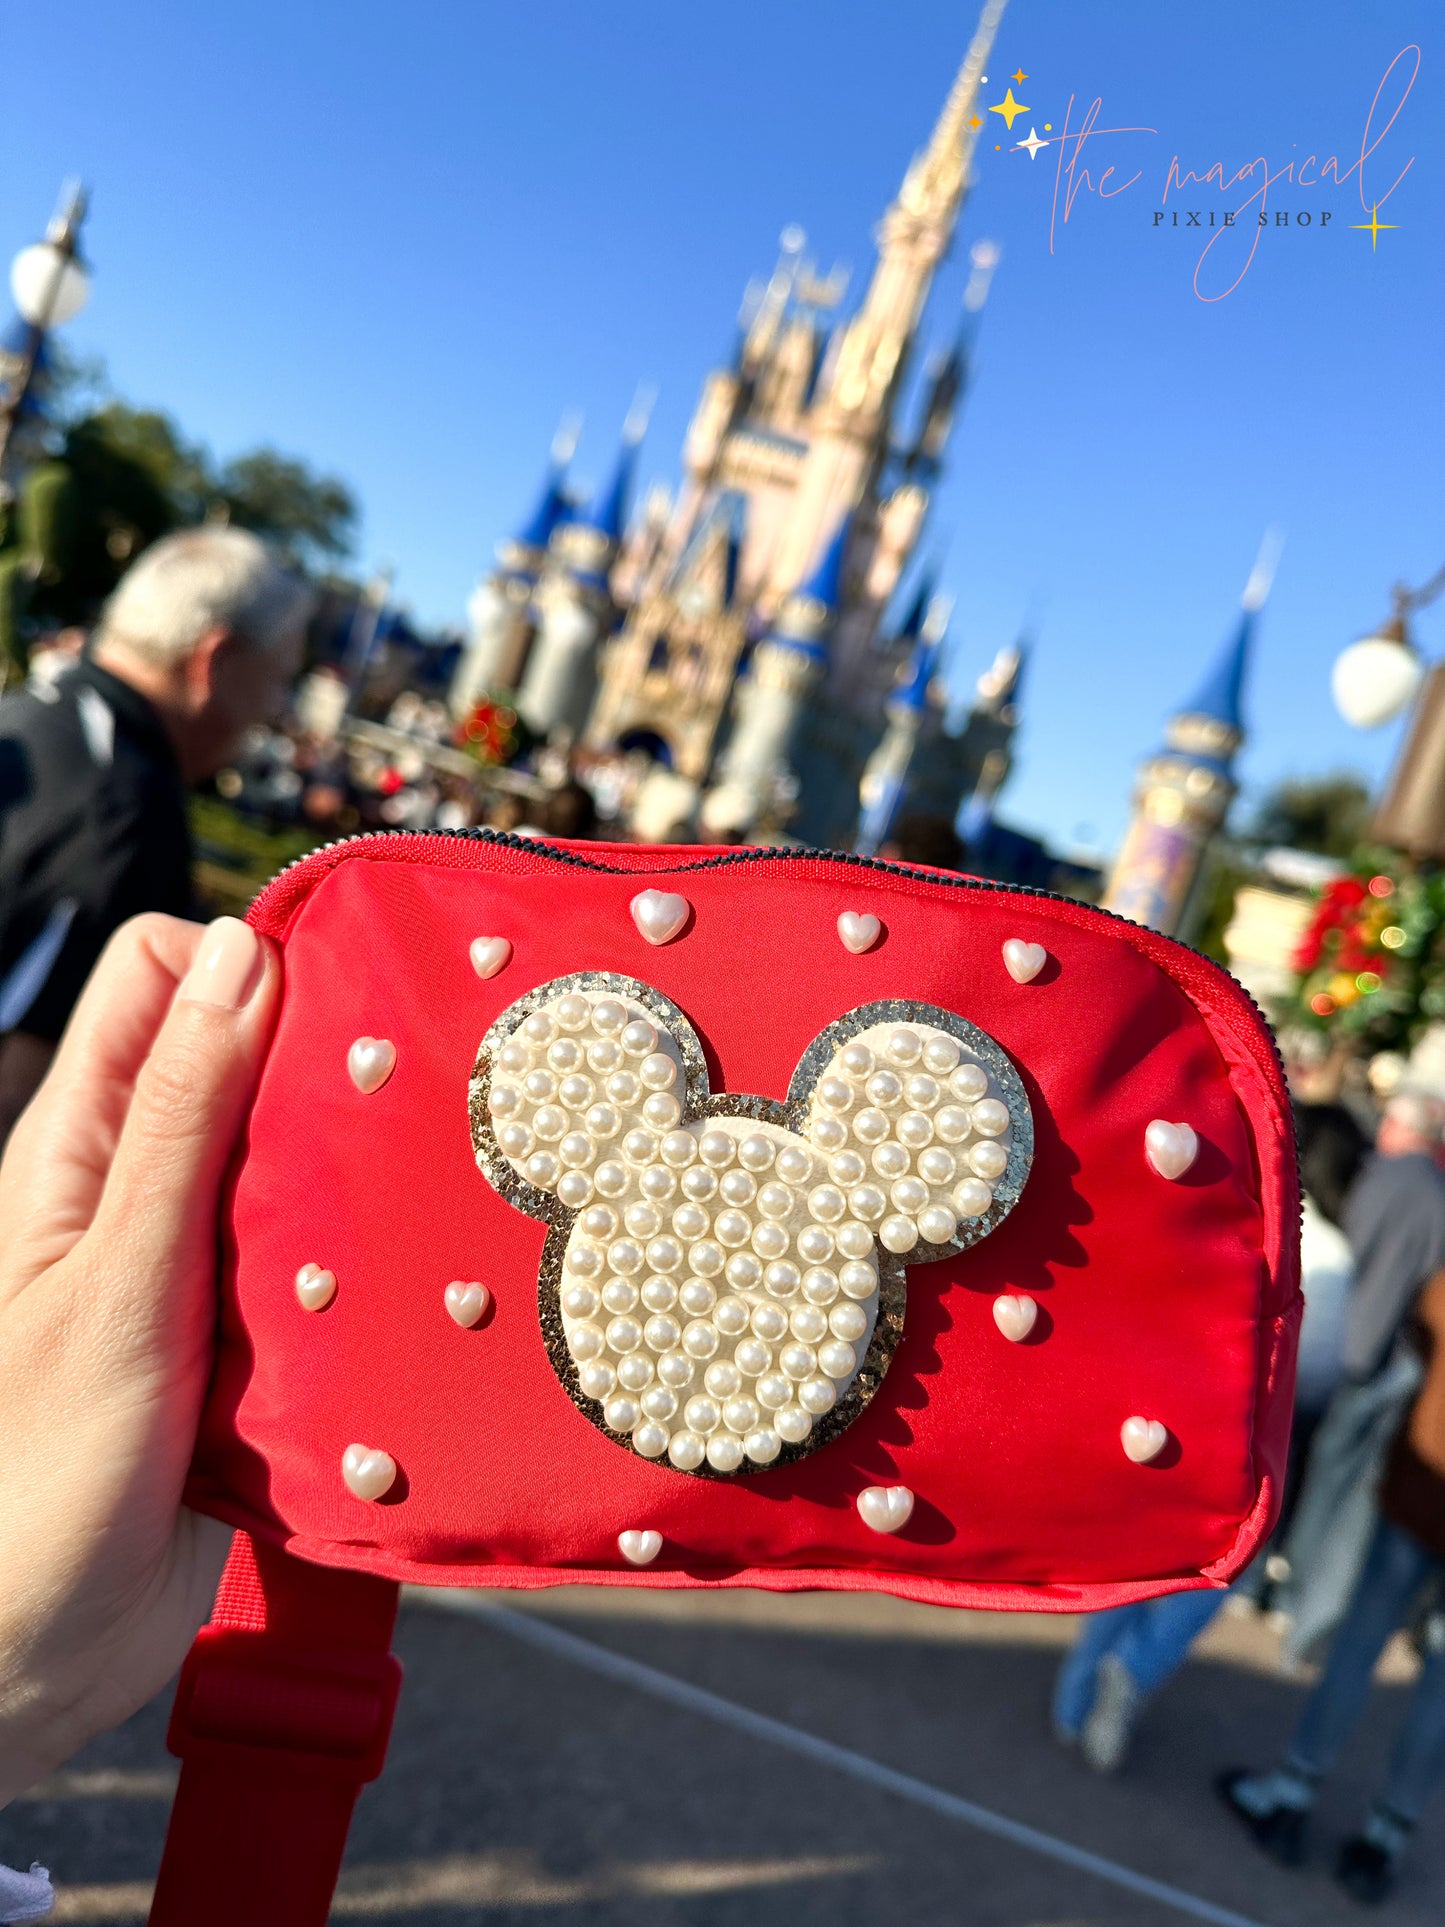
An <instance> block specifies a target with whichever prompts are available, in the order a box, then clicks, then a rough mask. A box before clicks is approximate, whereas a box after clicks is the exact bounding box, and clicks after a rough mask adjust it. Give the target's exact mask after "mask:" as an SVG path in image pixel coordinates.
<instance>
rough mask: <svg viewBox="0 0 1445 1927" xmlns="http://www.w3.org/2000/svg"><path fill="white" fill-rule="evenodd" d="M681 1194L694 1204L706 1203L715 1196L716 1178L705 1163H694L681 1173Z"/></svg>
mask: <svg viewBox="0 0 1445 1927" xmlns="http://www.w3.org/2000/svg"><path fill="white" fill-rule="evenodd" d="M682 1195H683V1196H684V1197H685V1198H691V1199H692V1200H693V1202H694V1203H695V1204H706V1203H707V1202H708V1201H709V1199H711V1198H714V1197H716V1196H717V1178H716V1176H715V1174H714V1173H713V1172H711V1171H709V1170H708V1168H707V1166H706V1165H705V1164H694V1165H693V1166H692V1167H691V1168H690V1169H689V1170H686V1171H684V1172H683V1174H682Z"/></svg>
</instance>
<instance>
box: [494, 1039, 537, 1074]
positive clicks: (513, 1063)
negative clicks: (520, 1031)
mask: <svg viewBox="0 0 1445 1927" xmlns="http://www.w3.org/2000/svg"><path fill="white" fill-rule="evenodd" d="M531 1061H532V1053H531V1052H530V1051H529V1050H528V1049H527V1047H526V1045H525V1044H521V1043H519V1042H518V1041H517V1039H516V1038H515V1037H514V1038H512V1039H511V1040H510V1041H509V1042H508V1043H505V1044H503V1046H502V1048H501V1049H500V1050H499V1051H498V1052H497V1067H498V1069H499V1070H504V1071H512V1072H513V1073H515V1072H518V1071H525V1070H526V1068H527V1066H528V1065H529V1064H530V1063H531Z"/></svg>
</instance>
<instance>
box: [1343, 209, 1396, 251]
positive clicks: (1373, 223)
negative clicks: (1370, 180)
mask: <svg viewBox="0 0 1445 1927" xmlns="http://www.w3.org/2000/svg"><path fill="white" fill-rule="evenodd" d="M1350 225H1351V227H1353V228H1356V229H1358V230H1359V231H1360V232H1361V233H1362V234H1368V235H1369V237H1370V252H1371V254H1373V253H1374V252H1375V250H1376V248H1377V247H1379V245H1380V236H1381V235H1382V234H1383V233H1384V232H1385V231H1386V229H1387V228H1395V227H1398V226H1399V225H1400V223H1399V222H1398V221H1382V220H1381V219H1380V203H1379V202H1378V201H1375V202H1373V203H1372V204H1371V207H1370V218H1369V220H1368V221H1352V222H1351V223H1350Z"/></svg>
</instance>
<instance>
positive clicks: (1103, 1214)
mask: <svg viewBox="0 0 1445 1927" xmlns="http://www.w3.org/2000/svg"><path fill="white" fill-rule="evenodd" d="M250 920H251V922H252V923H253V924H254V925H255V927H256V928H257V929H258V930H260V931H262V932H263V933H264V934H265V935H266V936H268V937H269V938H271V939H273V940H274V941H275V942H276V943H277V944H278V945H279V946H280V948H281V952H282V956H283V961H284V968H285V990H284V997H283V1002H282V1008H281V1014H280V1018H279V1022H278V1025H277V1029H276V1034H275V1038H274V1041H273V1043H272V1046H271V1050H270V1054H269V1057H268V1060H267V1063H266V1066H265V1070H264V1072H263V1075H262V1078H261V1083H260V1088H259V1091H258V1094H257V1097H256V1101H255V1105H254V1108H253V1111H252V1115H251V1118H250V1122H249V1126H248V1130H247V1134H246V1140H245V1144H244V1146H243V1150H242V1154H241V1156H240V1158H239V1160H238V1165H237V1168H236V1171H235V1173H234V1177H233V1180H232V1183H231V1187H230V1191H229V1195H228V1200H227V1207H226V1214H225V1225H224V1264H223V1295H222V1307H221V1329H220V1345H219V1351H218V1359H217V1366H216V1373H215V1379H214V1383H213V1386H212V1390H211V1395H210V1398H209V1401H208V1404H207V1408H206V1411H205V1415H204V1418H203V1422H202V1428H201V1436H200V1441H199V1445H198V1448H197V1453H196V1459H195V1464H194V1467H193V1470H192V1475H191V1479H190V1483H189V1485H188V1488H187V1492H186V1499H187V1503H188V1504H190V1505H192V1506H194V1507H195V1508H197V1509H198V1510H201V1511H204V1512H208V1513H211V1514H213V1515H215V1516H216V1517H218V1518H221V1519H223V1520H226V1521H228V1522H229V1523H230V1524H232V1525H234V1526H236V1527H238V1528H240V1531H239V1533H238V1537H237V1540H236V1544H235V1550H234V1551H233V1554H232V1558H231V1561H230V1564H229V1566H228V1568H227V1573H226V1577H225V1579H224V1580H223V1583H222V1588H221V1592H220V1595H219V1597H218V1601H217V1608H216V1613H215V1616H214V1618H213V1621H212V1623H211V1625H210V1626H209V1627H207V1628H206V1629H205V1630H204V1631H203V1632H202V1633H201V1635H200V1637H199V1638H198V1640H197V1642H196V1646H195V1648H194V1649H193V1651H192V1653H191V1655H190V1658H189V1659H188V1661H187V1663H186V1666H185V1669H184V1671H183V1673H182V1678H181V1684H180V1689H179V1692H178V1696H177V1700H176V1708H175V1713H174V1717H173V1721H172V1728H171V1745H172V1747H173V1750H174V1751H176V1752H177V1753H179V1754H180V1756H181V1758H182V1760H183V1762H184V1766H183V1770H182V1775H181V1782H180V1788H179V1791H178V1795H177V1800H176V1807H175V1812H174V1814H173V1817H172V1824H171V1832H170V1836H169V1840H168V1844H167V1851H166V1857H165V1862H164V1865H163V1868H162V1873H161V1879H160V1883H159V1887H158V1891H157V1897H156V1902H155V1908H154V1911H153V1913H152V1916H151V1918H152V1920H153V1921H155V1922H159V1923H166V1924H173V1923H179V1922H191V1921H199V1920H205V1921H206V1922H207V1923H214V1924H215V1927H229V1924H230V1923H236V1927H239V1924H240V1923H242V1922H252V1921H256V1920H260V1919H265V1920H267V1921H268V1922H272V1923H276V1924H277V1927H315V1924H316V1923H320V1922H322V1921H324V1919H325V1917H326V1910H327V1905H328V1902H329V1898H330V1894H331V1891H332V1887H333V1885H334V1881H335V1877H336V1872H337V1868H338V1866H339V1863H340V1857H341V1852H342V1848H343V1846H344V1842H345V1835H346V1828H347V1824H348V1821H349V1817H350V1812H351V1807H352V1804H353V1802H354V1800H355V1797H356V1793H357V1790H358V1788H359V1786H360V1785H361V1784H362V1783H363V1782H364V1781H365V1780H367V1779H369V1778H373V1777H375V1775H376V1774H377V1773H378V1772H379V1771H380V1769H381V1764H382V1759H383V1757H384V1753H385V1747H386V1740H387V1736H388V1732H389V1728H390V1722H391V1716H392V1710H393V1707H394V1704H395V1699H396V1693H397V1687H398V1682H399V1670H398V1668H397V1666H396V1662H395V1661H394V1660H393V1659H392V1658H391V1656H390V1653H389V1644H390V1637H391V1629H392V1621H393V1618H394V1614H395V1609H396V1600H397V1592H398V1584H399V1582H402V1581H415V1582H419V1583H424V1584H429V1585H486V1586H516V1587H535V1586H544V1585H554V1584H559V1583H567V1582H585V1583H588V1584H596V1585H641V1586H673V1587H686V1586H757V1587H765V1588H768V1589H772V1590H793V1589H799V1588H810V1587H811V1588H817V1587H826V1588H855V1589H871V1590H881V1591H887V1592H892V1593H895V1594H898V1595H900V1596H901V1597H904V1598H909V1599H915V1600H922V1601H927V1602H931V1603H935V1604H941V1605H955V1606H974V1607H991V1608H1012V1609H1019V1610H1030V1611H1037V1610H1055V1611H1076V1610H1080V1609H1090V1608H1097V1607H1102V1606H1110V1605H1117V1604H1121V1603H1123V1602H1126V1601H1129V1600H1135V1599H1143V1598H1147V1597H1150V1596H1151V1595H1155V1594H1159V1593H1163V1592H1168V1591H1174V1590H1180V1589H1184V1588H1190V1587H1199V1586H1223V1585H1226V1584H1227V1583H1228V1582H1229V1581H1230V1580H1231V1579H1232V1578H1233V1577H1234V1576H1235V1575H1236V1574H1237V1573H1238V1572H1239V1571H1240V1570H1241V1569H1242V1568H1243V1567H1244V1566H1245V1565H1246V1564H1247V1563H1248V1561H1249V1559H1250V1558H1251V1557H1252V1556H1253V1554H1254V1552H1255V1551H1256V1549H1257V1548H1258V1547H1259V1546H1260V1544H1261V1543H1262V1542H1263V1540H1264V1538H1265V1537H1266V1535H1267V1533H1268V1531H1269V1528H1270V1525H1271V1523H1272V1521H1273V1518H1274V1515H1275V1512H1276V1510H1277V1508H1278V1503H1279V1496H1280V1484H1281V1478H1282V1474H1283V1467H1284V1458H1285V1450H1286V1445H1287V1440H1288V1432H1289V1421H1290V1406H1291V1399H1292V1393H1293V1380H1294V1351H1295V1339H1296V1334H1297V1329H1298V1322H1299V1314H1300V1307H1301V1299H1300V1294H1299V1284H1298V1223H1299V1216H1298V1204H1299V1199H1298V1180H1297V1174H1296V1169H1295V1163H1294V1155H1293V1147H1292V1142H1291V1136H1290V1126H1289V1111H1288V1102H1287V1098H1286V1093H1285V1088H1284V1082H1283V1078H1282V1075H1281V1071H1280V1067H1279V1062H1278V1058H1277V1056H1276V1054H1275V1051H1274V1047H1273V1043H1272V1041H1271V1039H1270V1037H1269V1033H1268V1031H1267V1029H1266V1027H1265V1025H1264V1023H1263V1021H1262V1020H1261V1018H1260V1017H1259V1015H1258V1013H1257V1011H1256V1010H1255V1008H1254V1006H1253V1005H1252V1004H1251V1003H1250V1001H1249V999H1248V998H1247V997H1246V996H1245V994H1244V993H1243V992H1242V991H1241V990H1240V988H1239V986H1238V985H1237V984H1236V983H1235V982H1234V981H1233V979H1232V978H1230V977H1229V976H1228V975H1227V974H1226V973H1225V972H1224V971H1222V970H1220V969H1219V968H1218V967H1217V966H1215V965H1214V964H1212V963H1210V962H1208V961H1206V960H1205V959H1203V958H1201V957H1200V956H1198V955H1196V954H1195V953H1194V952H1192V951H1190V950H1187V949H1185V948H1184V947H1183V946H1181V945H1179V944H1176V943H1173V942H1171V941H1170V940H1168V939H1166V938H1163V937H1160V936H1157V935H1155V934H1154V933H1153V932H1151V931H1147V930H1143V929H1140V928H1138V927H1137V926H1135V925H1133V924H1129V923H1126V922H1123V921H1122V920H1120V919H1118V918H1116V917H1113V916H1110V915H1107V914H1105V913H1103V912H1101V911H1098V910H1094V909H1091V908H1088V907H1086V906H1083V905H1080V904H1076V903H1073V902H1069V901H1065V900H1063V899H1060V898H1055V897H1050V896H1046V895H1043V894H1040V893H1035V892H1029V891H1022V890H1014V889H1008V888H1004V887H1001V886H998V885H994V884H989V883H984V882H980V881H977V880H974V879H969V878H961V877H955V876H950V875H942V874H938V873H933V872H928V871H923V870H918V869H913V868H908V867H904V866H901V865H890V864H883V863H875V862H867V861H864V860H862V859H857V858H851V857H842V856H831V855H827V854H821V853H813V852H799V851H787V850H756V851H752V850H749V851H734V850H729V851H710V850H703V849H695V848H694V849H666V848H638V847H611V846H607V845H597V844H589V845H570V846H568V845H555V844H544V843H539V842H531V841H527V840H524V839H519V838H514V837H503V836H493V835H490V834H487V833H483V834H463V835H458V836H434V835H400V836H379V837H364V838H358V839H355V840H353V841H351V842H347V843H342V844H338V845H335V846H333V847H331V848H330V849H327V850H323V851H318V852H317V853H315V854H314V855H312V856H311V857H308V858H306V859H304V860H303V861H302V862H301V863H299V864H297V865H295V866H293V867H292V868H291V869H289V870H287V871H285V872H283V873H282V875H281V876H280V877H278V878H277V879H276V881H275V882H274V883H273V884H271V885H270V887H269V888H268V889H267V890H265V891H264V892H263V893H262V895H261V896H260V897H259V898H258V899H257V901H256V903H255V905H254V906H253V908H252V911H251V918H250ZM242 1816H244V1818H243V1817H242Z"/></svg>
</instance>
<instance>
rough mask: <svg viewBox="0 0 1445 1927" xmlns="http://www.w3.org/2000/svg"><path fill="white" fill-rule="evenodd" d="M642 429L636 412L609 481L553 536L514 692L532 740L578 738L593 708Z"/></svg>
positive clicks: (609, 627) (611, 618)
mask: <svg viewBox="0 0 1445 1927" xmlns="http://www.w3.org/2000/svg"><path fill="white" fill-rule="evenodd" d="M645 426H646V421H645V417H643V416H642V415H641V414H640V413H639V412H638V411H637V410H634V411H633V413H632V414H631V415H630V416H629V417H628V420H627V423H626V426H625V427H624V429H623V433H622V446H621V448H620V450H619V451H618V456H617V461H616V464H615V466H614V468H613V471H612V473H611V475H610V476H609V477H608V479H607V480H606V482H604V483H603V485H602V487H601V488H600V489H599V490H598V492H597V494H596V496H595V497H594V499H593V501H592V502H591V504H590V505H589V506H588V507H587V508H586V509H584V510H581V511H579V512H578V513H577V515H576V516H575V517H569V518H567V519H565V520H563V521H561V522H559V523H558V525H557V526H556V528H555V529H554V531H553V533H552V536H551V540H550V542H549V545H548V550H547V560H546V565H545V567H544V569H543V571H542V576H541V580H540V581H539V583H538V585H537V591H536V595H535V598H534V602H535V606H536V611H537V625H538V626H537V639H536V642H535V643H534V644H533V647H532V652H531V655H530V657H529V658H528V662H527V672H526V675H525V676H524V678H523V680H522V685H521V688H520V689H519V691H518V693H517V710H518V713H519V715H520V716H521V718H522V720H523V722H524V723H526V725H527V727H528V728H529V729H530V730H532V731H533V732H534V734H536V735H538V736H551V735H553V734H555V733H557V732H560V731H565V732H567V733H569V734H570V735H572V736H576V735H577V734H578V733H579V732H580V730H581V728H582V724H583V722H584V720H585V718H586V716H587V712H588V710H589V709H590V708H591V706H592V699H593V696H594V695H595V693H596V680H597V679H596V655H597V649H598V645H599V644H600V643H601V641H602V640H603V639H604V638H605V637H606V636H607V635H608V634H609V633H610V632H611V630H612V629H613V627H614V626H615V624H616V622H617V617H618V610H617V608H616V606H615V604H614V603H613V600H612V593H611V590H610V588H609V586H608V577H609V572H610V571H611V568H612V564H613V563H614V562H615V561H616V559H617V552H618V550H619V548H620V547H621V545H622V537H623V535H624V533H625V531H626V527H627V511H628V506H629V504H630V502H631V499H632V487H633V482H634V479H635V476H636V472H637V451H638V448H639V446H640V444H641V441H642V435H643V431H644V428H645Z"/></svg>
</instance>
